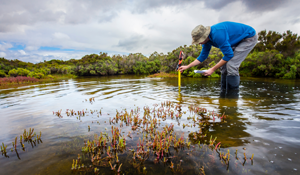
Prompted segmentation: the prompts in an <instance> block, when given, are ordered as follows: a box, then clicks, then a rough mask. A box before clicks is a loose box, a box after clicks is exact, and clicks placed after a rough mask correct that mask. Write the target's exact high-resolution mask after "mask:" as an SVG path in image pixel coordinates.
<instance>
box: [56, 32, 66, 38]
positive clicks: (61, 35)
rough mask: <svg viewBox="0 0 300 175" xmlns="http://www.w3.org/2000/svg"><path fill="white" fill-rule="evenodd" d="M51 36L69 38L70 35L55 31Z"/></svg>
mask: <svg viewBox="0 0 300 175" xmlns="http://www.w3.org/2000/svg"><path fill="white" fill-rule="evenodd" d="M53 36H54V38H55V39H70V37H69V36H68V35H67V34H64V33H60V32H55V33H54V34H53Z"/></svg>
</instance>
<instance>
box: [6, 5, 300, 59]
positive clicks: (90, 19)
mask: <svg viewBox="0 0 300 175" xmlns="http://www.w3.org/2000/svg"><path fill="white" fill-rule="evenodd" d="M33 4H34V5H33ZM299 5H300V1H297V0H287V1H282V0H273V1H272V2H271V3H270V1H268V0H243V1H241V0H217V1H208V0H200V1H199V0H178V1H174V0H165V1H160V0H153V1H149V0H131V1H123V0H110V1H105V0H99V1H83V0H52V1H39V0H30V1H23V0H11V1H8V2H7V3H5V4H1V6H0V51H1V53H2V55H4V54H5V57H6V58H8V59H20V60H26V61H30V62H36V61H39V60H44V59H45V60H49V59H63V60H66V59H69V58H80V57H81V56H83V55H85V54H91V53H99V52H108V53H110V54H112V53H135V52H140V53H142V54H144V55H149V54H151V53H153V52H155V51H157V52H159V53H160V52H163V53H167V52H170V51H172V50H174V49H175V48H177V47H179V46H183V45H190V43H191V36H190V32H191V30H192V29H193V28H194V27H195V26H196V25H199V24H203V25H213V24H216V23H218V22H221V21H236V22H241V23H245V24H248V25H251V26H253V27H254V28H255V29H256V31H258V32H259V31H261V30H264V29H267V30H274V31H277V32H280V33H282V32H283V31H286V30H291V31H292V32H293V33H300V18H299V16H300V13H299V10H298V7H299ZM11 43H21V45H25V46H26V47H25V49H24V50H22V51H23V52H22V51H21V52H20V51H18V50H14V51H13V50H8V49H9V48H12V47H13V44H11ZM40 47H59V48H62V49H74V50H80V51H74V52H64V51H59V52H58V51H47V52H45V51H41V50H39V48H40ZM25 51H26V52H25Z"/></svg>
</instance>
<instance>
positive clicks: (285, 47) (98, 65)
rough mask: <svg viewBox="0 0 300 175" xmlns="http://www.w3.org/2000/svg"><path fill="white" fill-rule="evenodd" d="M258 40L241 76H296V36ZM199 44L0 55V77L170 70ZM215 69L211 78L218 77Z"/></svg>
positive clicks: (299, 56)
mask: <svg viewBox="0 0 300 175" xmlns="http://www.w3.org/2000/svg"><path fill="white" fill-rule="evenodd" d="M258 35H259V38H258V40H259V42H258V44H257V45H256V46H255V48H254V49H253V51H252V52H251V53H250V54H249V55H248V56H247V58H246V59H245V61H243V62H242V64H241V67H240V74H241V76H257V77H275V78H284V79H295V78H299V77H300V52H299V48H300V37H299V36H297V34H293V33H292V32H291V31H287V32H284V33H283V34H279V33H277V32H274V31H269V32H267V31H265V30H264V31H261V32H259V33H258ZM201 49H202V47H201V46H200V45H190V46H186V45H184V46H183V47H182V46H180V47H178V48H177V49H175V50H173V51H172V52H168V53H167V54H163V53H157V52H154V53H152V54H151V55H150V56H149V57H146V56H144V55H142V54H141V53H134V54H129V55H113V56H109V55H107V53H102V52H100V54H99V55H98V54H90V55H86V56H84V57H82V58H81V59H79V60H75V59H71V60H68V61H62V60H50V61H44V62H40V63H36V64H33V63H27V62H22V61H20V60H7V59H5V58H0V77H16V76H27V77H34V78H36V79H43V78H47V77H48V78H49V77H50V78H51V76H53V75H57V74H60V75H66V74H68V75H70V74H72V75H76V76H102V75H116V74H148V75H149V74H155V73H170V72H174V71H175V69H176V66H177V63H178V56H179V53H180V51H183V52H184V53H185V56H184V58H183V63H182V64H183V65H187V64H189V63H191V62H192V61H194V60H195V59H196V58H197V57H198V56H199V54H200V52H201ZM222 57H223V54H222V52H221V51H220V50H219V49H217V48H212V50H211V52H210V55H209V57H208V58H207V60H206V61H204V62H203V63H202V64H200V65H198V66H195V67H192V68H190V69H188V70H185V71H184V72H183V75H184V76H189V77H201V76H202V75H201V74H195V73H194V70H196V69H197V70H201V69H202V70H205V69H209V68H211V67H213V66H214V65H215V64H216V63H217V62H218V61H219V60H220V59H221V58H222ZM219 75H220V71H219V70H217V71H216V72H214V74H212V75H211V77H219Z"/></svg>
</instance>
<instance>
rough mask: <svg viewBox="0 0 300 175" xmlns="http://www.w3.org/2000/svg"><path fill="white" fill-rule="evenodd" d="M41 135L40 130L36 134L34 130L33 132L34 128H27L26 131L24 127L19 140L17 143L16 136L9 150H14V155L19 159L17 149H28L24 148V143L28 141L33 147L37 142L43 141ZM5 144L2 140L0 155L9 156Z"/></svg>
mask: <svg viewBox="0 0 300 175" xmlns="http://www.w3.org/2000/svg"><path fill="white" fill-rule="evenodd" d="M41 137H42V132H41V131H40V132H39V133H38V134H36V132H34V128H32V129H31V128H29V131H26V129H24V132H23V134H22V135H20V139H19V140H20V141H19V143H18V137H16V138H15V140H14V142H12V144H11V145H10V146H11V149H10V150H11V152H13V151H15V152H16V155H17V157H18V159H21V158H20V156H19V153H18V150H19V151H20V150H22V151H28V150H27V149H26V146H25V145H24V143H28V144H30V145H31V147H32V148H33V147H35V146H37V144H40V143H43V142H42V140H41ZM7 146H8V145H6V144H4V143H3V142H2V145H1V147H0V148H1V153H2V156H5V157H7V158H9V154H8V150H7Z"/></svg>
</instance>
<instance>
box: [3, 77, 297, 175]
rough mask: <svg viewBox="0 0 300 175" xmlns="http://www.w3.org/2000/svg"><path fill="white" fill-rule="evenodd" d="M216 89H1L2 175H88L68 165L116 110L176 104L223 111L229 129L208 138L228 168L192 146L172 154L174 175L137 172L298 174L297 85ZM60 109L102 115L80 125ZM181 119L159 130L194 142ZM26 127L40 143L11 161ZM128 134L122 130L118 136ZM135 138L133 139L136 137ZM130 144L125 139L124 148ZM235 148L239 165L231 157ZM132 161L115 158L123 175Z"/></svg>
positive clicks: (115, 82) (88, 85) (108, 81)
mask: <svg viewBox="0 0 300 175" xmlns="http://www.w3.org/2000/svg"><path fill="white" fill-rule="evenodd" d="M219 84H220V80H219V79H208V78H205V79H192V78H183V79H182V87H181V92H180V93H179V92H178V87H177V79H176V78H170V79H151V78H145V77H137V76H109V77H98V78H78V79H72V80H68V81H63V82H56V83H46V84H38V85H30V86H22V87H19V88H11V89H0V109H1V110H0V111H1V112H0V119H1V123H0V133H1V134H0V144H2V142H3V143H4V144H5V145H8V147H7V149H8V151H7V152H8V153H7V157H5V156H4V155H2V156H0V174H86V173H84V172H81V173H78V172H72V171H71V166H72V161H73V159H76V158H77V156H78V154H80V155H81V156H87V157H88V155H84V154H83V153H81V148H82V147H83V146H84V141H86V140H87V139H90V138H92V137H93V135H94V134H95V133H97V134H99V133H100V132H105V131H106V132H108V133H109V132H110V130H111V129H110V127H111V126H110V125H109V123H108V122H107V121H108V118H109V117H114V116H115V115H116V110H119V111H120V110H124V109H128V110H130V109H135V108H137V107H140V108H141V109H142V108H143V107H144V106H149V107H151V108H152V107H153V104H160V103H161V102H164V101H171V102H174V103H178V102H179V103H181V104H182V105H183V110H184V111H187V106H188V105H192V104H193V105H196V106H199V107H205V108H206V109H208V110H209V111H214V112H216V113H219V114H223V112H225V113H226V114H227V115H228V120H227V123H219V124H216V125H213V126H210V127H209V129H208V131H207V132H208V133H209V135H212V136H213V137H217V142H221V145H222V147H221V151H222V152H225V153H226V152H227V151H228V150H229V151H230V153H231V155H232V156H231V159H230V166H229V168H228V167H227V166H226V165H224V163H222V161H220V160H219V158H218V155H217V154H216V153H215V152H214V151H207V152H205V153H203V154H202V152H201V149H197V148H196V147H198V145H197V142H193V141H192V145H193V146H195V148H193V147H191V148H190V149H187V148H185V149H184V150H181V151H180V152H179V153H178V154H175V155H177V156H178V157H180V158H181V159H182V160H183V162H182V165H181V166H182V168H183V169H182V170H181V171H176V172H174V171H173V172H172V171H171V170H170V168H169V166H166V165H164V164H163V163H159V164H154V163H153V162H152V161H147V162H145V164H143V165H142V167H146V168H147V173H148V174H199V173H200V172H199V168H200V167H201V166H204V167H205V172H206V174H216V173H218V174H298V173H299V171H300V158H299V155H300V136H299V134H300V81H299V80H275V79H261V78H252V79H248V78H243V79H241V86H240V94H239V96H238V98H223V97H220V85H219ZM91 97H95V102H93V103H89V101H85V99H89V98H91ZM60 109H62V115H63V118H59V117H57V116H55V115H53V111H55V112H56V111H58V110H60ZM66 109H74V110H75V111H81V110H83V109H84V110H88V111H89V110H98V111H99V110H100V109H101V111H102V115H101V116H100V117H99V118H98V117H97V116H96V115H91V114H89V116H85V117H83V118H81V121H79V120H78V119H76V117H67V116H66V114H65V111H66ZM186 116H188V114H187V115H185V116H183V118H182V119H181V121H180V122H181V125H178V124H179V122H178V124H177V121H174V120H171V119H168V120H166V121H164V122H162V126H164V124H170V123H173V124H176V125H175V127H174V129H175V131H178V132H180V133H182V132H183V133H184V138H185V140H186V138H189V139H190V140H192V136H191V134H190V133H192V132H193V131H196V130H197V128H193V127H192V128H191V127H185V128H183V126H182V124H183V123H187V124H189V121H188V120H187V119H186ZM97 121H98V122H100V125H99V124H97V123H96V122H97ZM105 122H106V123H105ZM88 126H90V128H91V129H90V131H88ZM29 128H34V130H35V131H36V132H37V133H39V131H41V132H42V143H41V142H39V144H36V145H31V144H29V143H25V144H24V145H25V149H24V150H22V149H21V148H20V147H19V148H18V156H17V154H16V152H15V151H13V152H11V151H10V149H11V148H12V142H13V141H14V139H15V137H16V136H18V139H19V136H20V135H21V134H22V133H23V131H24V129H27V130H28V129H29ZM130 129H131V128H129V129H128V128H126V127H124V129H122V131H124V132H128V131H129V130H130ZM134 134H135V136H137V137H136V139H138V137H140V135H141V134H140V135H138V132H136V133H134ZM207 140H209V138H207ZM130 145H131V141H130V139H128V147H130ZM18 146H19V145H18ZM236 149H237V150H238V155H239V157H240V159H239V160H237V159H235V158H234V157H235V155H234V153H235V150H236ZM193 150H194V152H193ZM174 152H175V151H174ZM187 153H189V154H187ZM243 153H245V154H246V155H247V156H248V157H251V155H252V154H254V160H253V162H252V163H253V164H252V163H251V162H250V161H249V160H247V161H246V163H244V161H242V160H241V158H242V157H243V156H242V155H243ZM131 157H132V155H129V154H126V153H124V154H120V160H121V161H123V162H124V165H123V167H122V171H121V174H133V173H135V174H137V173H138V171H133V170H132V171H131V169H134V168H133V165H132V164H131V162H130V161H129V160H130V158H131ZM86 160H88V158H86ZM174 161H175V162H176V159H174ZM178 161H179V160H178ZM88 164H89V162H88V161H87V162H86V165H88ZM177 164H178V162H177ZM99 168H100V173H99V174H115V172H112V171H110V168H109V167H99ZM87 174H89V173H87ZM90 174H93V173H90ZM140 174H142V171H141V172H140Z"/></svg>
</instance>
